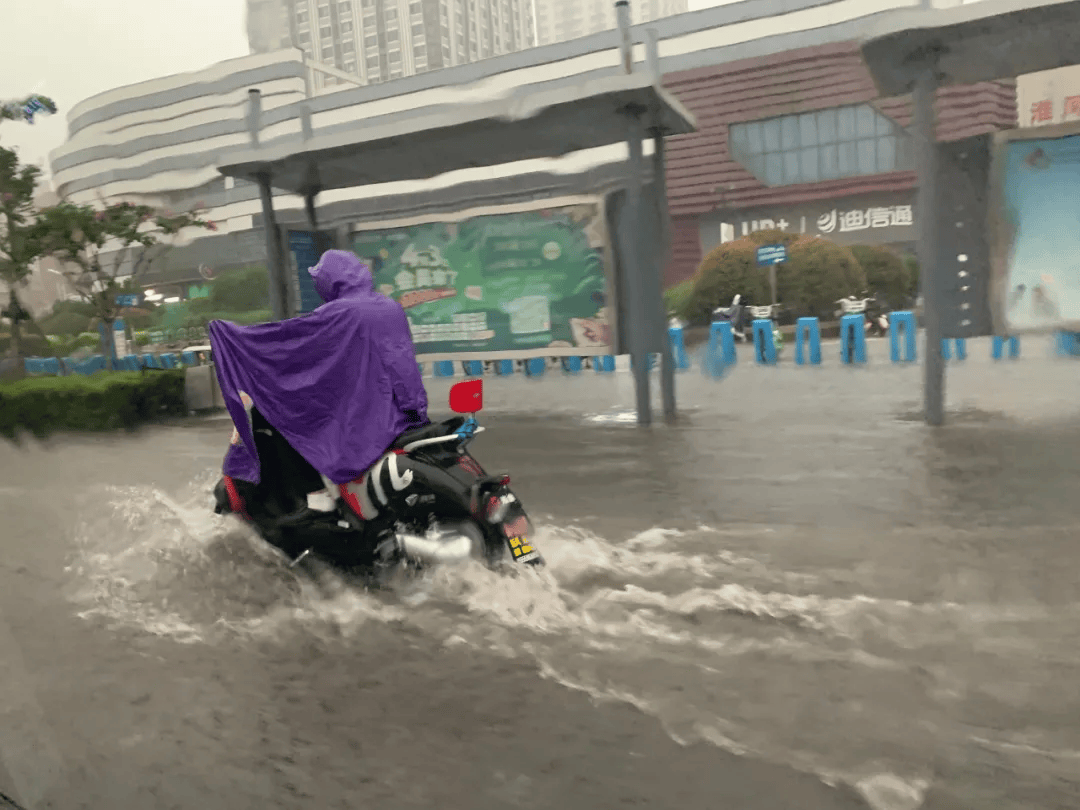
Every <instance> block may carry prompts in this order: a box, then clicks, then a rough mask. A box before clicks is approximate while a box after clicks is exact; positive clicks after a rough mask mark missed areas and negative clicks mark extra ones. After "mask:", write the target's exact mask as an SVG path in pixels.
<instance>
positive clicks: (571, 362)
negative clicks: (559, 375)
mask: <svg viewBox="0 0 1080 810" xmlns="http://www.w3.org/2000/svg"><path fill="white" fill-rule="evenodd" d="M561 362H562V367H563V371H565V372H566V373H567V374H578V373H580V372H581V358H580V357H577V356H574V357H563V358H562V360H561Z"/></svg>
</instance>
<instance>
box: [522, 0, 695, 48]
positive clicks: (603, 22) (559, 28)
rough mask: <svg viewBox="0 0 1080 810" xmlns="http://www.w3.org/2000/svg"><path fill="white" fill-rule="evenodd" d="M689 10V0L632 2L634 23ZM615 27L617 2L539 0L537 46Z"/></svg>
mask: <svg viewBox="0 0 1080 810" xmlns="http://www.w3.org/2000/svg"><path fill="white" fill-rule="evenodd" d="M686 11H689V0H630V20H631V21H632V22H633V23H634V24H637V23H644V22H652V21H653V20H658V19H660V18H661V17H669V16H671V15H672V14H682V13H683V12H686ZM614 27H615V0H536V44H537V45H549V44H551V43H552V42H565V41H566V40H568V39H577V38H578V37H585V36H588V35H589V34H595V33H597V32H599V31H608V30H611V29H613V28H614Z"/></svg>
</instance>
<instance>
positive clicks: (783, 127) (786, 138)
mask: <svg viewBox="0 0 1080 810" xmlns="http://www.w3.org/2000/svg"><path fill="white" fill-rule="evenodd" d="M798 146H799V121H798V120H797V119H796V118H795V116H793V115H789V116H788V117H787V118H781V119H780V148H781V149H783V150H784V151H785V152H786V151H787V150H789V149H797V148H798Z"/></svg>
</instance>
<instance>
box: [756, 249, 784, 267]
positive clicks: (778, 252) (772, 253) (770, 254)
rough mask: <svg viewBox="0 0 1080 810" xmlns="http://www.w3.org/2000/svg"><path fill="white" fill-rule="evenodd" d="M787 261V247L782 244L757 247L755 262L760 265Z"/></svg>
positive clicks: (764, 265)
mask: <svg viewBox="0 0 1080 810" xmlns="http://www.w3.org/2000/svg"><path fill="white" fill-rule="evenodd" d="M786 261H787V248H786V247H785V246H784V245H762V246H761V247H759V248H758V249H757V263H758V265H759V266H761V267H768V266H769V265H771V264H782V263H784V262H786Z"/></svg>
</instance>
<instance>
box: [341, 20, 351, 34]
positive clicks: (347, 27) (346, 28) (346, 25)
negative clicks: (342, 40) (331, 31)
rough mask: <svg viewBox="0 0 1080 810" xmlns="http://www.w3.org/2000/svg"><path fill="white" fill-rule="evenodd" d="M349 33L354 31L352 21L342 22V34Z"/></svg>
mask: <svg viewBox="0 0 1080 810" xmlns="http://www.w3.org/2000/svg"><path fill="white" fill-rule="evenodd" d="M349 31H352V20H342V21H341V32H342V33H343V34H344V33H347V32H349Z"/></svg>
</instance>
